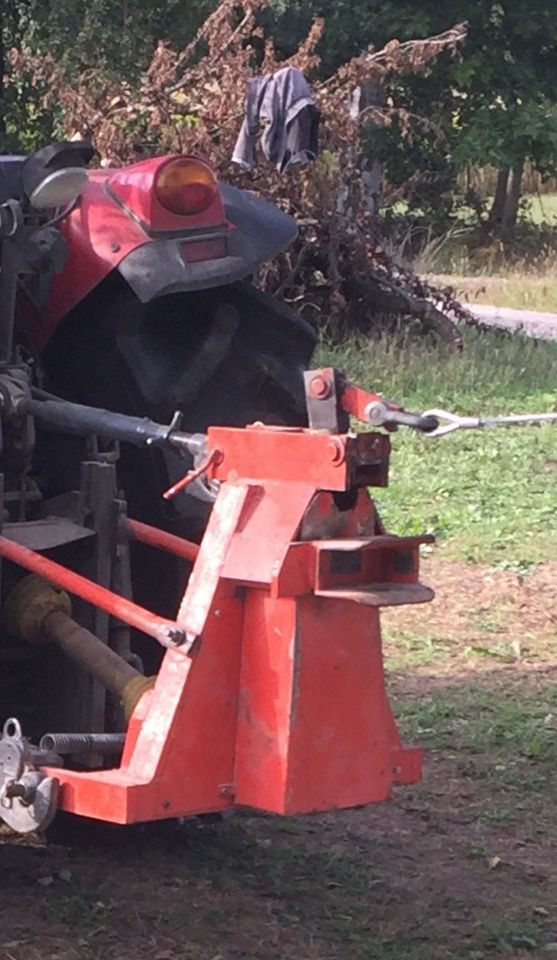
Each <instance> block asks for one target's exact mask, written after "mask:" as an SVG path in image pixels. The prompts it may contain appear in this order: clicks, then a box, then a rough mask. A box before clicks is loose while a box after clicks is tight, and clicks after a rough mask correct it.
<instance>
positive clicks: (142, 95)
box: [9, 0, 466, 322]
mask: <svg viewBox="0 0 557 960" xmlns="http://www.w3.org/2000/svg"><path fill="white" fill-rule="evenodd" d="M267 5H268V0H222V2H221V3H220V5H219V6H218V7H217V9H216V10H215V11H214V12H213V13H212V14H211V15H210V16H209V17H208V18H207V19H206V21H205V22H204V24H203V25H202V26H201V28H200V30H199V31H198V33H197V35H196V36H195V37H194V39H193V40H192V41H191V43H189V44H188V45H187V47H186V48H185V49H184V50H183V51H181V52H180V53H176V52H175V51H174V50H172V49H171V48H170V46H169V45H168V44H166V43H163V42H160V43H159V44H158V46H157V48H156V50H155V52H154V54H153V58H152V61H151V63H150V65H149V67H148V69H147V70H146V72H145V74H144V76H143V77H142V80H141V83H140V84H139V85H138V86H137V87H132V86H131V85H129V84H127V83H125V82H122V83H115V82H114V81H112V80H109V79H107V78H106V77H103V76H102V75H101V74H100V73H98V72H96V71H94V70H91V71H87V73H85V74H83V75H82V76H80V77H79V78H77V79H76V78H72V79H71V81H70V80H69V79H68V78H67V77H66V76H64V73H63V72H62V71H61V70H60V68H59V67H58V65H57V64H56V63H55V61H54V60H53V58H52V57H51V56H49V55H47V56H34V55H32V54H31V53H29V52H28V51H25V50H12V51H11V52H10V56H9V62H10V69H11V75H12V76H13V77H17V76H18V75H21V76H25V78H26V79H28V80H29V79H30V80H31V81H32V82H33V83H34V84H35V86H37V87H38V88H39V89H42V90H44V107H45V108H47V109H48V108H50V107H53V106H54V105H57V106H61V107H62V110H63V117H64V119H63V126H64V131H63V132H64V135H65V136H67V137H72V136H73V137H76V136H81V137H83V138H85V139H90V140H92V141H93V142H94V144H95V146H96V148H97V150H98V152H99V155H100V157H101V162H102V163H103V164H108V163H110V164H113V163H128V162H130V161H134V160H137V159H139V158H141V157H142V156H145V155H148V154H152V153H154V152H169V151H170V152H174V151H176V152H193V153H199V154H202V155H203V156H204V157H206V158H207V159H208V160H209V161H210V162H211V163H212V164H213V165H214V167H215V168H216V170H217V172H218V174H219V176H220V177H221V178H222V179H226V180H228V181H232V182H235V183H236V184H238V185H239V186H244V187H246V188H248V189H251V190H255V191H256V192H258V193H260V194H261V195H263V196H265V197H267V198H268V199H270V200H272V201H273V202H275V203H278V204H280V205H281V206H282V207H283V208H284V209H286V210H288V212H290V213H291V214H292V215H293V216H294V217H296V219H297V220H298V222H299V225H300V240H299V241H298V244H297V246H295V248H294V249H292V250H291V251H289V252H288V253H287V254H285V255H283V256H282V257H281V258H279V259H278V261H277V262H275V263H273V264H270V265H268V266H267V267H266V268H265V270H264V271H263V275H262V277H261V281H262V282H263V284H264V285H265V286H266V288H267V289H270V290H277V289H278V290H280V292H281V294H282V295H284V296H285V297H286V298H287V299H289V300H291V301H292V302H293V303H295V304H296V305H297V306H298V307H299V308H301V309H302V310H304V311H305V312H306V313H307V314H309V315H310V316H312V317H313V318H314V319H316V320H318V319H320V318H322V317H326V318H327V319H328V320H331V318H332V319H333V321H334V319H335V317H340V316H341V315H342V314H343V313H345V312H346V310H347V302H349V301H351V300H352V298H355V299H356V300H357V301H358V304H359V307H358V309H359V310H360V312H361V303H362V300H363V301H364V308H363V309H364V312H365V311H366V309H367V313H368V314H369V313H372V312H373V304H372V303H371V302H370V303H368V305H367V307H366V303H367V301H373V295H374V290H375V289H376V287H377V285H379V286H382V285H383V286H385V285H386V286H389V285H392V284H393V283H394V284H395V286H396V285H398V286H400V284H401V283H403V284H404V285H405V286H407V285H408V280H407V279H404V280H403V279H402V278H401V275H400V274H398V273H397V272H396V271H394V270H393V268H392V267H391V266H390V265H388V264H387V262H386V261H385V259H384V257H382V256H381V255H379V254H378V252H377V243H376V236H377V223H376V222H375V220H374V218H373V217H372V216H371V215H370V213H369V212H368V208H367V205H366V202H365V197H364V196H363V184H362V175H361V163H362V157H361V151H360V146H359V134H360V125H361V123H362V121H365V122H368V121H369V120H372V121H373V122H374V123H377V124H378V125H384V124H388V123H391V122H392V120H393V118H394V117H395V116H396V118H397V120H398V122H399V124H400V126H401V128H402V130H403V131H404V130H406V132H407V133H409V132H410V131H411V129H412V126H413V124H418V123H424V122H425V121H424V120H423V119H422V118H413V117H411V116H410V115H409V114H407V113H405V111H402V110H400V109H398V108H396V107H390V108H384V109H383V108H382V109H378V108H376V109H375V110H373V111H366V113H365V114H363V115H361V116H360V117H358V118H356V119H354V118H351V116H350V113H349V110H348V95H349V93H350V91H352V90H353V89H354V88H355V87H356V86H358V84H360V83H361V82H362V81H363V80H365V79H369V78H370V77H373V76H375V77H379V78H381V79H383V80H385V79H386V78H388V76H389V75H391V74H397V75H401V74H405V73H409V72H427V70H428V69H429V67H430V65H431V64H432V62H433V61H434V60H435V58H436V57H437V56H438V55H439V53H440V52H442V51H448V52H450V53H453V54H454V53H455V52H456V50H457V49H458V45H459V44H460V43H461V41H462V40H463V39H464V37H465V34H466V30H465V26H464V25H463V24H459V25H457V26H456V27H454V29H453V30H449V31H447V32H446V33H444V34H441V35H439V36H438V37H430V38H428V39H425V40H413V41H409V42H406V43H400V42H399V41H398V40H392V41H391V42H390V43H388V44H387V45H386V46H385V47H384V48H383V49H382V50H379V51H374V50H371V49H370V50H367V51H366V52H365V53H363V54H361V55H360V56H358V57H355V58H354V59H353V60H351V61H349V62H348V63H346V64H345V65H343V66H342V67H341V68H340V69H339V70H338V71H337V72H336V73H335V74H334V75H333V76H331V77H330V78H328V79H327V80H325V81H324V82H321V83H318V84H316V85H315V86H314V92H315V97H316V100H317V101H318V103H319V106H320V108H321V112H322V121H321V133H320V144H321V157H320V160H319V162H318V163H316V164H315V165H314V166H313V167H312V168H310V169H309V168H304V169H294V170H292V172H291V173H289V174H288V175H286V176H282V177H281V176H279V175H278V174H277V173H276V171H275V170H274V169H273V168H272V167H270V165H268V164H266V163H265V162H262V163H261V164H260V165H259V166H258V168H257V169H256V170H255V171H253V172H252V173H250V174H245V173H240V172H239V171H238V169H237V168H236V167H234V166H233V165H232V164H231V162H230V157H231V155H232V150H233V146H234V143H235V140H236V137H237V134H238V131H239V128H240V125H241V122H242V117H243V111H244V101H245V94H246V89H247V85H248V83H249V80H250V78H251V77H252V76H253V75H254V74H255V73H260V72H272V71H274V70H276V69H279V68H280V67H283V66H295V67H297V68H299V69H300V70H302V71H303V72H304V73H305V74H306V75H307V74H310V75H311V72H312V70H314V69H315V68H316V67H317V66H318V64H319V56H318V54H317V52H316V48H317V45H318V43H319V40H320V38H321V35H322V31H323V27H324V23H323V20H322V19H317V20H316V21H315V22H314V24H313V25H312V27H311V29H310V31H309V33H308V36H307V37H306V38H305V40H304V41H303V42H302V43H301V44H300V46H299V48H298V49H297V50H296V52H295V53H294V54H293V55H292V56H291V57H290V58H289V59H288V60H287V61H280V60H279V59H278V57H277V53H276V50H275V47H274V44H273V42H272V40H271V39H269V38H266V37H265V36H264V35H263V32H262V30H261V29H260V27H259V26H258V24H257V13H258V12H259V11H260V10H262V9H263V8H265V7H266V6H267ZM387 281H388V282H387ZM420 292H421V293H425V291H424V289H423V288H420ZM408 293H411V291H408ZM349 322H350V321H349Z"/></svg>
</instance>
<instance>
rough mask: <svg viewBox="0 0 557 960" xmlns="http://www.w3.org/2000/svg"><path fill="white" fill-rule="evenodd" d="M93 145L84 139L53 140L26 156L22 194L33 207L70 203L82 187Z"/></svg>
mask: <svg viewBox="0 0 557 960" xmlns="http://www.w3.org/2000/svg"><path fill="white" fill-rule="evenodd" d="M94 153H95V151H94V148H93V147H92V146H91V144H90V143H88V142H87V141H86V140H69V141H63V142H61V143H54V144H51V145H50V146H48V147H43V148H42V149H41V150H37V151H36V152H35V153H32V154H31V156H30V157H28V158H27V160H26V161H25V163H24V164H23V167H22V171H21V181H22V185H23V190H24V193H25V196H26V197H27V199H28V201H29V203H30V204H31V206H32V207H34V208H35V210H56V209H57V208H58V207H64V206H67V205H68V204H71V203H73V202H74V201H75V200H77V198H78V197H79V195H80V194H81V193H82V192H83V190H84V189H85V185H86V183H87V170H86V169H85V168H86V166H87V164H88V163H89V161H90V160H91V159H92V157H93V156H94Z"/></svg>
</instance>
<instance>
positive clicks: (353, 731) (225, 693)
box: [0, 425, 431, 823]
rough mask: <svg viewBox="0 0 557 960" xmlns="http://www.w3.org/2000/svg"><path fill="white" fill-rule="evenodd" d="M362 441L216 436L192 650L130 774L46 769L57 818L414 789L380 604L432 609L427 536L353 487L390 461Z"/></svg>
mask: <svg viewBox="0 0 557 960" xmlns="http://www.w3.org/2000/svg"><path fill="white" fill-rule="evenodd" d="M366 437H367V438H369V439H366V440H365V443H360V442H358V439H357V438H354V437H351V436H330V435H327V434H322V433H318V432H312V431H307V430H305V431H304V430H289V429H283V428H266V427H263V426H257V425H256V426H253V427H251V428H248V429H245V430H235V429H228V428H212V429H211V430H210V431H209V450H211V449H215V448H217V447H218V448H219V449H220V450H222V453H223V459H222V463H220V464H218V465H213V466H212V467H211V470H210V474H209V475H210V476H214V477H217V478H218V479H219V480H221V481H222V485H221V489H220V492H219V494H218V497H217V500H216V503H215V505H214V507H213V510H212V513H211V516H210V519H209V523H208V526H207V530H206V533H205V536H204V538H203V541H202V543H201V545H200V547H199V552H198V554H197V557H196V560H195V565H194V569H193V573H192V575H191V577H190V580H189V583H188V585H187V589H186V592H185V594H184V598H183V600H182V604H181V606H180V610H179V614H178V617H177V623H178V625H179V627H180V628H182V630H184V631H185V633H186V636H187V640H188V644H187V647H185V648H183V649H182V650H181V651H180V650H167V651H166V654H165V656H164V659H163V662H162V665H161V668H160V671H159V674H158V677H157V681H156V684H155V687H154V689H152V690H150V691H148V692H146V693H145V694H144V695H143V697H142V698H141V700H140V701H139V703H138V705H137V707H136V709H135V711H134V715H133V716H132V718H131V721H130V724H129V727H128V733H127V738H126V745H125V749H124V753H123V757H122V761H121V766H120V767H119V768H117V769H114V770H102V771H87V772H78V771H72V770H68V769H54V768H50V769H49V771H48V772H49V774H50V775H52V776H56V777H57V778H58V780H59V782H60V785H61V801H60V803H61V807H62V808H63V809H64V810H67V811H70V812H73V813H77V814H81V815H84V816H89V817H96V818H99V819H105V820H111V821H114V822H119V823H132V822H137V821H141V820H152V819H160V818H164V817H176V816H187V815H189V814H194V813H200V812H204V811H205V812H208V811H212V810H223V809H226V808H227V807H231V806H234V805H236V804H240V805H241V804H247V805H250V806H252V807H255V808H258V809H262V810H268V811H274V812H277V813H283V814H287V813H299V812H305V811H311V810H325V809H329V808H331V807H349V806H354V805H359V804H363V803H370V802H375V801H379V800H383V799H385V798H387V797H388V796H390V794H391V792H392V789H393V787H394V785H396V784H398V783H411V782H415V781H416V780H417V779H419V777H420V774H421V752H420V751H419V750H414V749H410V750H409V749H405V748H404V747H403V746H402V745H401V742H400V738H399V735H398V732H397V729H396V724H395V721H394V719H393V716H392V713H391V710H390V707H389V704H388V701H387V697H386V693H385V686H384V677H383V662H382V653H381V634H380V623H379V611H378V609H377V608H378V606H380V605H383V604H384V603H389V602H391V599H390V596H391V594H393V593H396V594H397V597H398V598H399V600H400V599H402V600H403V601H404V602H422V601H423V600H425V599H429V597H430V596H431V591H429V589H428V588H426V587H424V586H423V585H422V584H420V583H419V581H418V564H419V550H418V548H419V544H420V542H427V541H429V540H430V539H431V538H429V537H425V538H419V537H409V538H398V537H390V536H388V535H386V534H385V533H384V531H383V528H382V525H381V523H380V521H379V518H378V516H377V513H376V510H375V507H374V504H373V502H372V501H371V500H370V498H369V494H368V493H367V490H365V489H361V490H359V491H357V490H352V489H351V487H352V483H353V480H354V477H355V476H356V477H358V476H360V474H359V473H358V471H359V470H361V469H363V468H366V466H367V465H369V463H370V462H372V461H374V458H375V461H377V463H378V464H379V466H380V467H381V469H380V470H379V474H378V476H379V480H381V477H382V476H383V474H382V472H381V470H382V469H383V467H385V469H386V462H387V461H386V459H385V458H386V457H388V440H387V439H386V438H381V440H380V442H379V441H377V442H376V441H375V439H374V435H371V434H370V435H366ZM383 440H385V443H384V442H383ZM381 465H383V466H381ZM362 476H364V477H365V473H364V474H363V475H362ZM360 483H361V484H362V486H364V484H365V480H362V479H360ZM339 494H340V496H339ZM161 534H162V531H157V532H156V533H155V534H151V533H149V538H154V539H153V540H152V541H151V542H154V540H155V539H156V540H157V543H156V544H154V545H157V546H162V539H161ZM6 542H7V541H3V540H2V539H1V538H0V553H4V555H6V553H5V552H4V544H5V543H6ZM13 546H16V545H11V544H10V550H11V548H12V547H13ZM19 549H21V548H19ZM36 556H37V555H33V557H36ZM39 561H41V563H42V561H44V558H40V557H39ZM16 562H20V561H19V560H16ZM33 562H34V563H35V560H34V561H33ZM48 562H49V563H50V562H51V561H48ZM31 569H33V568H31ZM37 572H44V571H43V570H42V569H40V570H38V571H37ZM66 573H69V572H68V571H66ZM47 575H48V574H47ZM75 576H76V575H75V574H70V577H75ZM61 585H65V584H61ZM70 589H71V587H70ZM97 589H98V588H95V591H96V590H97ZM95 591H94V592H95ZM94 592H93V594H94ZM91 597H92V599H93V595H91ZM93 602H94V599H93ZM118 615H120V616H121V614H118ZM123 619H125V618H123ZM185 650H187V655H185Z"/></svg>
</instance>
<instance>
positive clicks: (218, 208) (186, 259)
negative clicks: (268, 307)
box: [30, 157, 297, 350]
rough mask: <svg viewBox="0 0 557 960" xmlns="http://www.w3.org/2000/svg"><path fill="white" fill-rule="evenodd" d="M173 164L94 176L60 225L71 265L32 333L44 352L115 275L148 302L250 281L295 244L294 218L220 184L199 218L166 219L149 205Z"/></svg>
mask: <svg viewBox="0 0 557 960" xmlns="http://www.w3.org/2000/svg"><path fill="white" fill-rule="evenodd" d="M168 162H169V158H168V157H166V158H156V159H154V160H148V161H144V162H142V163H139V164H135V165H134V166H131V167H128V168H124V169H123V170H122V171H110V170H102V171H101V170H95V171H92V172H90V174H89V184H88V186H87V188H86V190H85V192H84V194H83V196H82V198H81V200H80V202H79V204H78V205H77V206H76V207H75V209H74V210H73V211H72V212H71V213H70V214H69V215H68V216H67V217H66V218H65V219H64V220H63V221H62V224H61V229H62V232H63V234H64V236H65V239H66V242H67V245H68V251H69V253H68V259H67V262H66V264H65V267H64V269H63V270H62V271H61V273H59V274H57V275H56V276H55V278H54V282H53V285H52V292H51V295H50V298H49V302H48V304H47V306H46V308H45V309H44V310H43V312H42V317H41V320H40V323H39V324H38V325H37V326H35V324H33V327H34V328H35V329H33V330H32V331H30V332H31V333H32V338H33V340H34V343H35V346H36V347H37V348H38V349H39V350H41V349H42V348H43V347H44V346H45V345H46V343H47V342H48V340H49V339H50V337H51V336H52V334H53V332H54V330H55V329H56V327H57V326H58V324H59V322H60V321H61V320H62V318H63V317H65V316H66V315H67V314H68V313H69V312H70V311H71V310H73V309H74V308H75V307H76V306H77V305H78V304H79V303H81V301H83V300H84V299H85V297H87V295H88V294H89V293H90V292H91V291H92V290H93V289H94V288H95V287H96V286H97V285H98V284H99V283H101V281H102V280H104V279H105V278H106V277H107V276H108V275H109V274H110V273H111V272H113V271H119V272H120V274H121V275H122V276H123V277H124V279H125V280H126V282H127V283H128V284H129V286H130V287H131V289H132V290H133V292H134V293H135V295H136V296H137V298H138V299H139V300H140V301H141V302H143V303H147V302H149V301H151V300H153V299H155V298H156V297H160V296H165V295H167V294H171V293H178V292H189V291H196V290H203V289H209V288H211V287H219V286H224V285H227V284H230V283H234V282H237V281H238V280H242V279H245V278H247V277H250V276H251V275H252V274H253V273H254V272H255V271H256V270H257V268H258V267H259V266H260V265H261V264H262V263H264V262H265V261H266V260H269V259H272V258H273V257H274V256H276V255H277V254H278V253H279V252H280V251H281V250H284V249H285V248H286V247H288V246H289V244H290V243H291V242H292V241H293V240H294V238H295V237H296V232H297V230H296V225H295V223H294V221H293V220H292V218H291V217H289V216H287V215H286V214H285V213H283V212H282V211H280V210H278V209H277V208H276V207H274V206H273V205H272V204H270V203H266V202H265V201H263V200H260V199H259V198H257V197H255V196H253V195H252V194H250V193H248V192H246V191H244V190H239V189H237V188H236V187H232V186H229V185H227V184H219V189H218V192H217V195H216V199H215V202H214V203H213V204H212V206H211V208H210V209H209V210H208V211H207V212H205V213H203V214H201V215H194V216H176V215H173V214H163V212H162V210H161V207H160V205H158V208H157V204H156V199H153V198H152V194H153V177H154V172H156V169H157V167H160V166H161V165H162V164H164V163H168ZM117 188H121V189H117Z"/></svg>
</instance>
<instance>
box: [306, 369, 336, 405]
mask: <svg viewBox="0 0 557 960" xmlns="http://www.w3.org/2000/svg"><path fill="white" fill-rule="evenodd" d="M309 393H310V396H312V397H313V399H314V400H326V399H327V397H330V395H331V382H330V380H327V378H326V377H324V376H323V375H322V374H320V373H318V374H316V376H315V377H312V378H311V380H310V382H309Z"/></svg>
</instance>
